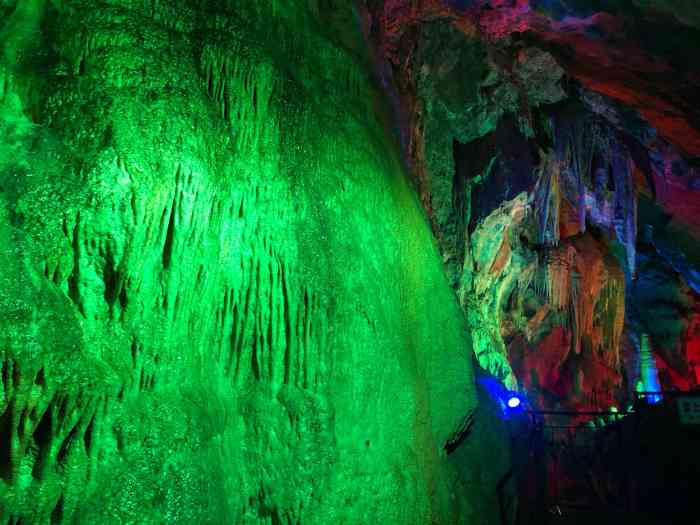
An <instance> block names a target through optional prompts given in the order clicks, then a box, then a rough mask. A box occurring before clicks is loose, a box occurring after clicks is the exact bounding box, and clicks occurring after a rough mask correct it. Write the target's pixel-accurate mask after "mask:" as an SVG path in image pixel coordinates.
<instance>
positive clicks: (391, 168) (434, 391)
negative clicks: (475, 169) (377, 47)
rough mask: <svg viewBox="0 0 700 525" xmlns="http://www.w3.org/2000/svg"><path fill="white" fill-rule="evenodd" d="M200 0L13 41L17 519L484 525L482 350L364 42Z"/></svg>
mask: <svg viewBox="0 0 700 525" xmlns="http://www.w3.org/2000/svg"><path fill="white" fill-rule="evenodd" d="M195 4H197V5H198V6H199V7H196V8H195V7H192V6H193V5H194V4H192V3H189V2H148V3H142V2H118V1H113V2H109V3H103V4H100V7H96V6H95V5H94V4H93V3H87V2H79V1H64V2H51V3H50V4H47V5H46V7H45V9H44V5H43V2H40V1H34V2H24V3H20V4H18V5H19V6H20V7H18V8H17V10H15V11H14V14H13V15H11V18H10V19H9V20H11V21H12V23H13V24H17V26H16V27H22V28H26V30H27V31H29V30H30V29H31V28H36V27H37V24H38V21H39V20H40V19H41V23H42V24H44V26H43V27H45V28H47V29H50V31H44V30H42V38H43V39H44V41H41V42H39V41H37V40H35V39H29V38H26V37H25V29H23V30H22V31H21V32H19V29H17V30H16V29H12V28H9V29H8V27H9V26H5V27H6V29H5V31H7V32H9V33H11V34H12V35H15V34H16V35H17V36H15V37H12V38H11V39H10V40H6V41H5V44H4V48H3V49H4V52H5V54H4V57H5V60H4V62H3V65H2V67H1V68H0V77H1V78H0V86H3V87H2V89H3V91H2V92H1V93H0V95H1V96H0V104H1V106H0V111H1V113H2V116H3V118H2V121H1V122H0V128H1V129H0V133H2V136H3V137H5V139H4V140H3V142H2V144H0V148H2V149H0V185H1V186H2V188H3V190H2V193H1V194H0V199H1V204H2V206H0V237H1V239H0V241H1V242H0V246H1V248H0V264H1V265H2V268H3V276H2V279H3V286H2V293H1V294H0V313H1V315H0V323H1V325H0V334H1V335H0V343H1V344H0V348H2V350H1V351H0V352H1V353H0V358H1V359H2V367H3V368H2V370H3V373H2V374H1V380H2V388H0V415H2V417H3V418H5V419H4V420H3V421H4V423H5V425H4V426H3V427H2V428H3V429H6V430H3V434H2V435H0V441H3V443H4V445H3V446H0V454H4V456H3V458H2V459H3V460H4V461H5V463H4V464H6V465H7V469H6V470H4V471H2V472H0V509H2V510H0V522H2V523H4V522H5V521H6V520H8V519H10V518H17V519H19V518H20V517H21V518H22V519H24V520H37V521H39V522H44V521H48V519H49V517H51V516H52V517H53V519H54V521H56V522H61V521H65V522H72V521H79V522H81V523H119V522H138V523H154V524H155V523H270V522H272V523H297V522H301V523H305V524H313V523H373V522H381V523H416V524H422V523H428V522H441V523H456V522H457V521H460V520H461V518H460V517H459V516H464V515H473V513H474V512H475V511H474V510H472V509H470V508H469V505H468V504H465V503H460V502H459V501H458V500H457V499H456V498H455V497H454V494H455V493H457V494H466V493H467V492H469V494H472V493H473V494H475V495H477V494H480V491H489V494H490V493H491V492H493V491H492V487H483V488H482V487H478V486H476V485H474V486H472V485H470V486H469V487H468V488H467V487H465V486H464V481H463V480H461V479H460V477H459V474H458V472H457V470H456V469H455V467H454V466H453V465H452V464H450V463H448V462H447V459H446V458H445V457H444V453H443V451H442V446H443V443H444V441H445V440H446V439H447V438H448V437H449V435H450V434H451V433H452V432H453V431H454V429H455V428H457V427H458V426H459V424H460V422H461V421H462V419H463V417H464V415H465V414H467V413H468V412H469V411H470V410H471V409H473V407H474V405H475V394H474V387H473V377H472V371H471V362H470V359H471V358H470V355H471V342H470V340H469V339H468V337H467V336H466V335H465V334H466V330H465V323H464V320H463V318H462V314H461V311H460V309H459V307H458V305H457V304H456V301H455V300H454V297H453V294H452V291H451V289H450V288H449V286H448V284H447V282H446V280H445V278H444V276H443V272H442V268H441V263H440V258H439V256H438V254H437V251H436V248H435V246H434V244H433V241H432V238H431V234H430V231H429V228H428V225H427V223H426V221H425V218H424V216H423V212H422V210H421V208H420V206H419V203H418V202H417V199H416V197H415V195H414V193H413V191H412V190H411V188H410V187H409V185H408V184H407V182H406V179H405V175H404V173H403V172H402V169H401V164H400V161H399V159H398V158H397V154H396V148H395V145H394V144H393V143H392V141H391V140H390V139H389V138H387V137H386V135H385V131H384V126H383V124H382V123H381V122H380V117H379V116H377V115H375V113H374V110H373V109H372V108H373V107H374V106H375V103H376V105H381V104H383V102H382V101H381V98H380V97H379V96H378V95H377V93H376V92H375V91H374V90H373V88H372V87H371V86H370V83H369V81H368V80H367V76H368V75H367V71H368V66H367V65H366V63H365V58H364V54H363V52H361V49H362V45H361V41H360V37H359V34H355V33H354V32H352V33H350V34H345V33H342V32H338V31H337V30H336V28H335V27H334V26H332V25H328V24H326V23H325V18H324V17H325V16H327V13H323V12H317V11H316V10H314V9H312V10H311V11H309V10H308V8H306V7H304V6H306V5H307V4H306V3H304V2H298V3H294V2H277V1H270V2H259V1H257V0H255V1H250V2H235V3H234V2H225V1H224V2H213V1H212V2H203V3H195ZM200 4H201V5H200ZM349 4H350V3H349V2H348V5H349ZM7 5H8V4H7V2H3V3H0V7H2V9H3V10H4V11H3V12H9V10H8V8H7V7H6V6H7ZM146 5H148V6H146ZM334 9H341V10H343V12H345V11H348V14H347V16H348V17H350V18H348V19H352V18H351V17H352V16H353V15H352V14H351V13H349V8H346V7H337V8H334ZM44 11H46V13H44ZM40 13H41V14H40ZM336 14H337V13H336ZM42 16H43V18H42ZM346 32H347V31H346ZM20 33H21V34H20ZM341 40H343V41H341ZM347 42H350V43H351V44H352V46H350V47H348V45H346V44H347ZM39 43H40V44H41V47H40V48H39V47H38V46H39ZM49 49H50V50H51V53H49V55H47V53H46V52H43V51H42V52H39V51H41V50H49ZM20 56H22V57H24V58H23V60H25V62H22V63H21V64H20V65H21V67H14V66H15V65H17V64H16V62H17V60H19V59H18V57H20ZM0 463H2V462H0ZM488 497H490V498H493V496H492V495H489V496H488ZM475 498H476V496H475ZM484 501H486V500H484ZM489 501H490V500H489ZM484 505H485V504H484ZM475 519H476V518H475ZM478 519H483V520H485V521H484V523H486V522H488V519H489V516H487V515H486V514H483V517H480V518H478Z"/></svg>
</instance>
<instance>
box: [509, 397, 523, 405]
mask: <svg viewBox="0 0 700 525" xmlns="http://www.w3.org/2000/svg"><path fill="white" fill-rule="evenodd" d="M519 406H520V398H519V397H518V396H511V397H510V398H509V399H508V408H518V407H519Z"/></svg>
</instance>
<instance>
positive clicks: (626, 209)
mask: <svg viewBox="0 0 700 525" xmlns="http://www.w3.org/2000/svg"><path fill="white" fill-rule="evenodd" d="M379 4H380V5H375V6H374V7H373V8H371V9H370V12H371V14H372V16H371V20H372V22H373V24H374V26H373V27H374V32H373V33H372V34H373V38H374V43H375V46H376V47H377V49H379V50H381V52H380V53H379V54H378V57H379V59H380V60H383V61H384V64H385V65H384V66H383V70H387V69H388V70H390V71H391V72H392V78H395V79H396V81H395V84H396V85H397V86H398V91H399V93H400V96H401V97H403V100H404V102H403V103H402V104H400V105H399V107H402V108H404V113H403V114H402V115H400V119H399V120H400V122H403V123H407V125H408V128H407V131H406V132H405V134H406V135H407V136H408V137H409V138H408V139H407V140H405V143H406V148H405V153H406V155H407V157H408V161H409V163H410V164H411V165H412V166H413V171H414V173H415V179H416V184H417V186H418V188H419V191H420V192H421V195H422V201H423V204H424V207H425V208H426V210H427V211H428V214H429V217H430V218H431V225H432V228H433V231H434V232H435V235H436V237H437V239H438V241H439V244H440V248H441V252H442V254H443V260H444V264H445V268H446V271H447V274H448V277H449V278H450V281H451V283H452V285H453V287H454V289H455V291H456V293H457V295H458V297H459V299H460V302H461V304H462V306H463V308H464V310H465V313H466V314H467V317H468V319H469V323H470V331H471V333H472V337H473V339H474V346H475V351H476V354H477V356H478V358H479V361H480V363H481V365H482V366H483V367H484V368H486V369H487V370H489V371H490V372H491V373H492V374H494V375H496V376H497V377H498V378H500V379H501V380H502V381H504V382H505V383H506V384H508V385H510V386H511V387H513V388H515V387H516V386H517V385H519V387H520V388H523V389H526V390H527V391H528V392H529V393H530V397H531V400H532V401H533V403H535V405H537V406H541V407H543V408H544V407H558V406H563V407H579V408H594V409H597V408H601V409H608V408H609V407H610V406H611V405H614V406H618V405H624V406H626V403H628V402H629V401H630V400H631V396H632V393H633V391H634V390H635V389H651V388H654V389H658V388H675V387H683V388H688V387H693V386H696V385H697V382H696V369H697V365H696V364H694V363H695V362H696V358H695V357H693V356H694V355H695V354H694V350H692V349H691V348H693V343H689V342H688V341H689V338H690V339H692V337H694V336H690V335H689V333H690V332H692V331H693V329H692V326H693V321H692V319H693V314H692V313H691V312H692V311H693V307H692V306H691V305H692V304H694V301H695V299H694V294H696V293H697V287H698V270H697V268H699V266H698V265H699V264H700V259H698V256H697V246H698V242H697V240H698V235H699V232H700V230H699V229H698V223H697V217H698V216H700V215H698V214H697V213H696V212H697V210H696V208H697V206H698V203H700V193H698V189H697V188H696V186H697V184H695V179H696V178H697V169H696V164H697V159H696V157H697V155H698V153H699V152H700V149H698V145H699V144H700V142H698V138H699V137H700V131H698V130H699V129H700V128H699V127H698V118H697V111H696V109H697V93H698V90H697V89H696V87H697V79H698V78H699V77H698V68H697V64H696V63H695V62H694V61H693V59H692V58H691V55H692V51H691V50H692V49H694V43H695V42H696V41H697V38H698V32H697V17H696V15H697V13H696V11H697V9H694V8H691V7H688V6H687V5H681V4H682V3H673V2H671V3H661V2H641V1H640V2H634V6H631V5H629V4H628V3H623V2H608V3H606V5H605V6H602V5H601V4H600V3H596V4H595V5H593V3H591V2H585V1H580V2H579V1H575V2H536V1H530V0H518V1H505V2H504V1H493V0H484V1H471V2H470V1H467V2H447V1H441V0H425V1H422V2H402V1H401V0H398V1H396V2H384V3H379ZM662 4H663V5H662ZM649 34H653V35H655V37H654V38H653V39H650V38H645V36H644V35H649ZM671 35H672V36H671ZM661 267H664V268H665V270H660V268H661ZM660 275H664V276H665V277H664V279H668V280H669V281H670V282H661V280H660ZM671 282H672V283H673V284H670V283H671ZM670 290H674V291H673V292H670ZM657 314H660V315H659V316H657ZM654 318H656V319H657V321H654V320H653V319H654ZM661 320H662V322H660V321H661ZM644 341H646V343H644V344H642V343H643V342H644ZM642 347H644V348H647V349H648V352H647V350H644V349H643V348H642ZM645 352H647V353H645ZM649 352H650V353H649ZM642 354H644V355H651V356H653V357H652V358H646V357H643V355H642ZM641 363H647V364H644V365H643V366H642V364H641Z"/></svg>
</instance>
